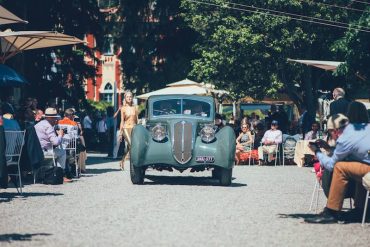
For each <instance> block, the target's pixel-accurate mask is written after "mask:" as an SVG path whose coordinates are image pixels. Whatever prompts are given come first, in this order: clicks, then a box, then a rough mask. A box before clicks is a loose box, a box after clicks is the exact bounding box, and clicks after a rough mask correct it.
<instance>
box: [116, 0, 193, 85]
mask: <svg viewBox="0 0 370 247" xmlns="http://www.w3.org/2000/svg"><path fill="white" fill-rule="evenodd" d="M179 4H180V1H179V0H138V1H130V0H121V4H120V9H119V11H118V14H117V15H118V17H117V19H119V20H122V23H120V24H121V28H120V30H119V32H118V33H117V34H116V35H115V36H116V39H117V42H116V43H117V44H118V45H120V46H122V54H121V61H122V66H123V73H124V82H125V87H126V88H129V89H136V90H137V91H138V92H142V91H143V89H145V88H147V89H157V88H160V87H163V86H164V85H165V84H167V83H169V82H173V81H176V80H181V79H184V78H185V76H186V75H187V74H188V72H189V71H190V61H191V59H192V58H193V54H192V52H191V47H192V45H193V42H194V33H193V32H192V31H191V30H190V29H189V28H188V27H186V26H185V25H184V22H183V19H182V18H181V16H180V15H179Z"/></svg>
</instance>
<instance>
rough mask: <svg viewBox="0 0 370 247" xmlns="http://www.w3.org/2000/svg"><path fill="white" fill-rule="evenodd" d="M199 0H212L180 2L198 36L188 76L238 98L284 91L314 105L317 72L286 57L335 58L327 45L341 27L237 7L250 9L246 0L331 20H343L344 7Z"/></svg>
mask: <svg viewBox="0 0 370 247" xmlns="http://www.w3.org/2000/svg"><path fill="white" fill-rule="evenodd" d="M202 2H208V3H211V4H215V5H204V4H199V3H195V2H193V1H189V0H184V1H183V4H182V7H183V11H184V13H183V16H184V17H185V21H186V22H187V23H188V25H189V26H190V27H192V28H193V29H194V30H195V31H196V32H197V33H198V34H199V35H200V37H201V39H200V40H199V43H197V44H196V45H195V46H194V50H195V51H196V53H197V55H198V57H197V58H196V59H194V60H193V61H192V66H193V67H192V71H191V73H190V74H191V75H192V76H194V77H196V78H197V79H198V80H202V81H205V82H212V83H214V84H215V85H216V86H218V87H220V88H223V89H224V88H227V89H228V90H230V91H231V92H232V93H233V94H234V96H235V98H237V99H238V98H241V97H244V96H247V95H248V96H252V97H253V98H257V99H261V98H262V97H263V96H265V95H276V93H278V92H283V93H287V94H288V95H289V96H290V97H291V99H292V100H293V101H294V102H295V103H296V104H297V105H298V106H301V105H303V104H305V105H306V107H307V109H309V111H311V113H312V112H314V111H315V110H316V107H315V104H316V101H315V99H316V93H317V89H318V86H319V85H318V83H317V81H318V80H317V78H318V77H319V72H318V71H315V70H311V69H307V68H304V67H302V66H299V65H294V64H291V63H288V62H287V59H288V58H300V59H318V60H320V59H323V60H328V58H329V57H330V58H332V59H333V60H335V59H336V58H337V54H336V53H334V52H332V51H331V50H330V46H331V45H332V44H333V42H334V41H335V40H337V39H338V38H340V37H342V36H343V34H344V30H343V29H339V28H333V27H329V26H320V25H317V24H313V23H307V22H300V21H296V20H293V19H292V18H290V17H284V16H279V17H278V16H271V15H267V14H273V13H275V12H271V11H268V10H262V9H260V10H259V12H248V11H241V10H240V9H247V10H251V8H250V7H249V8H247V7H245V5H250V6H252V5H253V6H254V7H259V8H264V9H270V10H275V11H281V12H289V13H294V14H299V15H304V16H312V17H316V18H325V19H328V20H332V21H346V20H347V13H346V11H344V10H343V9H334V8H332V7H330V6H327V5H322V4H318V3H317V2H313V1H295V0H288V1H287V0H284V1H283V0H269V1H263V2H261V1H248V3H246V2H245V1H237V0H234V1H233V3H234V4H230V3H229V2H230V1H226V0H213V1H202ZM342 2H346V1H342ZM235 4H237V5H235ZM238 4H239V5H238ZM234 7H236V8H237V9H233V8H234ZM279 15H282V14H279ZM295 85H296V86H295Z"/></svg>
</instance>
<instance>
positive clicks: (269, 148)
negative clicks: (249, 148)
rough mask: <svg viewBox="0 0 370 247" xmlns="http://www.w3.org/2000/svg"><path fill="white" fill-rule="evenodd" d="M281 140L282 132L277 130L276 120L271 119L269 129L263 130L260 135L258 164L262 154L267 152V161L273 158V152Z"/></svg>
mask: <svg viewBox="0 0 370 247" xmlns="http://www.w3.org/2000/svg"><path fill="white" fill-rule="evenodd" d="M282 141H283V133H282V132H281V131H280V130H278V121H276V120H273V121H272V122H271V129H269V130H268V131H266V132H265V134H264V135H263V137H262V141H261V142H262V145H261V146H259V147H258V158H259V160H260V162H259V164H261V161H262V160H263V154H264V153H267V154H268V162H270V161H271V160H272V158H273V154H274V153H275V152H276V149H277V148H278V145H279V144H280V143H282Z"/></svg>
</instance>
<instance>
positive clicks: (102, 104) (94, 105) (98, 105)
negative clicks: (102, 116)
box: [87, 99, 112, 112]
mask: <svg viewBox="0 0 370 247" xmlns="http://www.w3.org/2000/svg"><path fill="white" fill-rule="evenodd" d="M87 103H88V104H89V105H90V106H91V107H90V108H89V109H94V110H97V111H100V112H105V111H106V110H107V108H108V107H109V106H112V103H110V102H106V101H93V100H90V99H88V100H87Z"/></svg>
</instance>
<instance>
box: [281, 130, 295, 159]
mask: <svg viewBox="0 0 370 247" xmlns="http://www.w3.org/2000/svg"><path fill="white" fill-rule="evenodd" d="M287 140H294V141H295V144H296V143H297V141H296V139H295V138H292V137H290V136H288V137H287V138H285V140H284V141H283V144H282V153H283V166H285V159H293V158H294V153H295V145H294V146H292V145H290V143H288V145H286V141H287Z"/></svg>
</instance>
